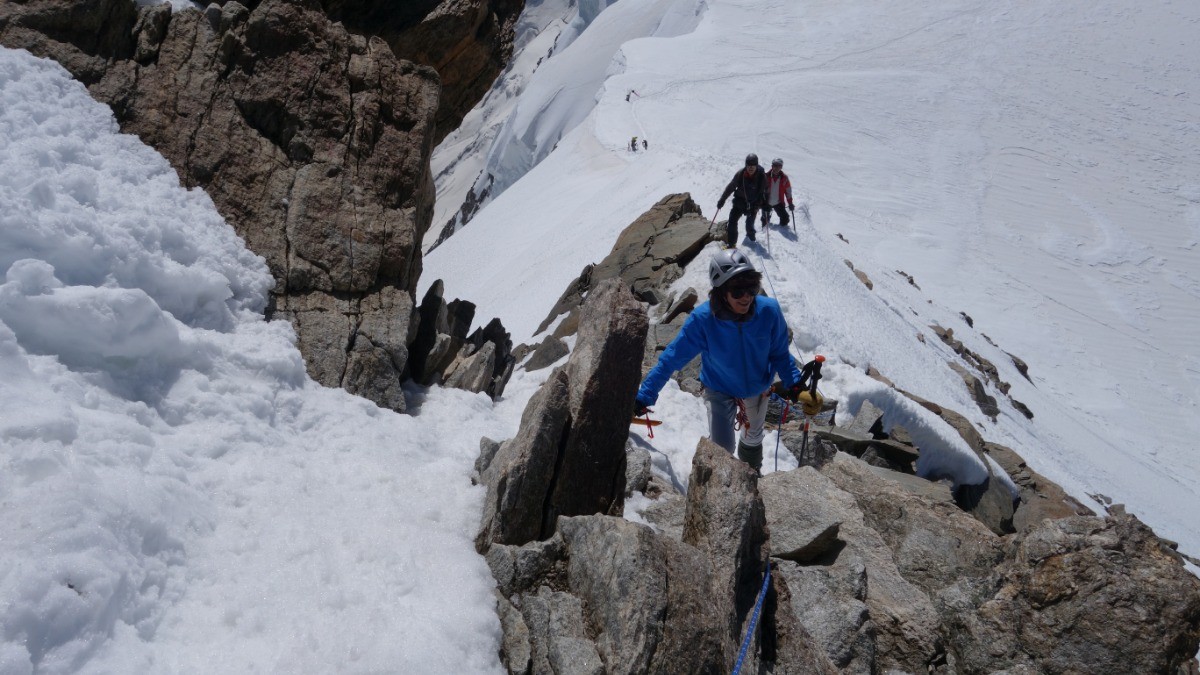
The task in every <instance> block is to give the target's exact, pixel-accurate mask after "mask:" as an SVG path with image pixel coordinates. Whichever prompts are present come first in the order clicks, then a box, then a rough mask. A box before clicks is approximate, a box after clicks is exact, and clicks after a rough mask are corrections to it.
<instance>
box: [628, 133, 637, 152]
mask: <svg viewBox="0 0 1200 675" xmlns="http://www.w3.org/2000/svg"><path fill="white" fill-rule="evenodd" d="M629 149H630V150H632V151H633V152H637V136H634V137H633V138H632V139H630V141H629Z"/></svg>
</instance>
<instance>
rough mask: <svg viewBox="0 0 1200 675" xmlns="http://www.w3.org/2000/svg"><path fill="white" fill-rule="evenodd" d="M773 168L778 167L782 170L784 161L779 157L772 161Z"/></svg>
mask: <svg viewBox="0 0 1200 675" xmlns="http://www.w3.org/2000/svg"><path fill="white" fill-rule="evenodd" d="M771 166H778V167H781V168H782V167H783V160H782V159H780V158H779V157H776V158H775V159H773V160H771Z"/></svg>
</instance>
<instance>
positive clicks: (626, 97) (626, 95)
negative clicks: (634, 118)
mask: <svg viewBox="0 0 1200 675" xmlns="http://www.w3.org/2000/svg"><path fill="white" fill-rule="evenodd" d="M632 95H633V92H629V93H628V94H625V102H626V103H629V97H630V96H632Z"/></svg>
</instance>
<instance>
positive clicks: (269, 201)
mask: <svg viewBox="0 0 1200 675" xmlns="http://www.w3.org/2000/svg"><path fill="white" fill-rule="evenodd" d="M425 4H429V3H425ZM443 4H444V5H445V6H444V7H442V6H438V7H434V6H433V5H430V6H429V7H425V5H424V4H422V5H421V7H417V6H415V5H414V6H408V5H406V6H404V7H400V8H392V9H391V11H392V12H393V13H394V16H393V19H392V20H390V21H383V22H382V25H383V26H386V27H387V28H389V29H392V30H394V31H400V29H401V27H403V26H409V27H410V28H411V29H412V30H416V31H417V33H406V34H408V35H410V38H408V40H409V42H408V43H409V44H411V45H414V49H415V45H419V44H421V40H419V39H417V38H416V37H412V36H414V35H419V34H420V26H422V25H426V24H428V23H429V22H431V21H433V23H435V24H436V25H437V26H439V28H438V29H437V30H436V31H434V32H436V33H437V34H438V36H439V37H438V39H439V40H441V41H442V42H443V43H444V42H445V41H448V40H450V41H453V40H457V42H455V44H456V45H457V46H456V52H455V53H456V54H458V55H460V56H463V57H464V58H466V57H465V56H464V55H466V54H467V53H468V52H471V51H472V50H471V49H470V48H469V45H470V44H471V40H472V38H471V37H470V35H474V34H475V32H478V31H480V30H483V32H484V33H487V35H488V36H490V37H488V38H487V40H485V42H488V43H489V44H491V45H492V46H490V47H486V48H484V47H480V49H481V50H482V51H484V52H488V53H492V52H495V53H496V54H500V55H502V54H503V48H502V46H503V45H502V43H503V42H504V40H505V38H503V33H504V30H505V28H504V27H505V26H506V25H508V23H507V19H506V20H499V19H498V17H500V16H501V15H503V16H508V13H512V12H519V6H520V3H519V2H512V1H509V2H497V3H492V4H494V5H496V7H492V6H491V5H486V4H484V3H483V2H474V3H472V2H453V3H452V2H449V1H448V2H446V3H443ZM327 5H328V7H323V6H322V5H321V4H320V3H318V2H317V1H316V0H301V1H298V2H289V1H285V0H263V1H261V2H247V3H245V4H241V3H238V2H236V1H232V0H231V1H230V2H226V3H224V4H216V3H214V4H210V5H208V6H207V8H206V9H204V11H203V12H200V11H192V10H184V11H173V10H172V8H171V5H169V4H157V5H147V6H139V5H138V4H136V3H134V2H133V1H132V0H95V1H92V0H87V1H85V0H27V1H25V2H7V3H4V4H3V5H0V44H4V45H6V46H9V47H14V48H24V49H28V50H29V51H31V52H33V53H34V54H36V55H39V56H45V57H49V58H52V59H54V60H56V61H58V62H59V63H61V64H62V65H63V66H64V67H65V68H66V69H67V70H68V71H70V72H71V74H72V75H74V76H75V77H76V78H77V79H79V80H80V81H82V82H83V83H84V84H86V85H87V86H88V89H89V91H90V92H91V94H92V96H93V97H95V98H97V99H98V100H100V101H102V102H104V103H107V104H108V105H109V106H110V107H111V108H112V110H113V113H114V115H115V116H116V118H117V121H118V122H119V123H120V125H121V128H122V130H123V131H126V132H128V133H133V134H136V135H138V136H139V137H140V138H141V139H142V140H143V141H144V142H146V143H147V144H148V145H151V146H152V147H154V148H155V149H157V150H158V151H159V152H160V153H162V154H163V156H164V157H166V158H167V160H168V161H169V162H170V163H171V164H172V166H174V167H175V169H176V171H177V172H178V173H179V175H180V179H181V181H182V182H183V184H184V185H186V186H188V187H200V188H203V189H204V190H205V191H206V192H207V193H208V194H209V196H210V197H212V199H213V202H214V203H215V205H216V207H217V209H218V211H219V212H220V213H221V214H222V216H224V217H225V218H226V220H227V221H228V222H229V223H230V224H231V225H232V226H233V227H234V229H235V230H236V231H237V232H238V234H239V235H241V236H242V237H243V238H244V239H245V241H246V243H247V246H248V247H249V248H250V249H251V250H253V251H254V252H256V253H258V254H259V255H262V256H263V257H264V258H265V259H266V261H267V264H268V266H269V268H270V269H271V272H272V275H273V276H274V278H275V280H276V287H275V289H274V291H273V293H272V297H271V304H270V306H269V309H268V316H278V317H281V318H286V319H288V320H289V321H290V322H291V323H292V325H293V326H294V327H295V330H296V335H297V339H298V346H299V348H300V351H301V353H302V354H303V355H304V357H305V362H306V363H307V365H308V370H309V373H310V375H312V377H313V379H315V380H316V381H318V382H320V383H321V384H324V385H327V386H340V387H343V388H345V389H347V390H348V391H350V392H352V393H356V394H359V395H362V396H365V397H366V398H369V399H371V400H373V401H375V402H376V403H378V404H380V405H382V406H385V407H389V408H392V409H394V410H398V411H403V410H404V409H405V400H404V395H403V391H402V389H401V381H402V379H403V378H405V377H407V376H409V375H410V374H411V368H410V365H409V360H410V354H409V350H410V349H411V347H412V345H413V342H414V340H415V339H416V336H417V333H418V324H419V314H418V312H417V311H416V302H415V298H414V293H415V290H416V286H417V282H418V278H419V276H420V273H421V254H420V248H419V246H420V241H421V239H422V237H423V236H424V234H425V231H426V230H427V229H428V227H429V224H430V220H431V218H432V213H433V200H434V190H433V182H432V178H431V176H430V169H429V156H430V154H431V152H432V148H433V143H434V141H435V138H436V136H437V131H436V126H437V117H438V115H439V112H438V111H439V109H440V108H439V101H440V100H441V98H442V97H441V87H440V85H439V78H438V75H437V73H435V72H434V71H433V70H432V69H431V68H428V67H425V66H419V65H416V64H414V63H412V62H409V61H406V60H402V59H400V58H397V57H396V55H395V54H394V53H393V49H392V47H390V46H389V44H388V43H387V42H386V41H385V40H383V39H382V38H380V37H368V36H367V35H366V34H362V33H356V32H352V31H351V30H349V29H348V28H347V25H358V26H360V27H361V28H365V27H366V26H367V25H368V24H369V23H370V22H371V21H375V20H378V19H379V18H380V12H385V13H386V12H387V11H388V10H385V9H383V8H374V7H367V6H366V5H364V4H361V3H353V2H335V1H334V0H330V2H328V3H327ZM451 5H453V6H452V7H451ZM422 8H423V9H422ZM326 11H331V12H335V13H337V14H338V15H339V16H342V17H344V18H345V20H346V22H347V23H341V22H334V21H333V20H331V19H330V17H329V16H328V15H327V14H326ZM434 17H440V19H439V20H438V21H434ZM453 17H468V18H463V20H461V21H458V20H457V19H453ZM496 21H499V23H496ZM356 22H357V23H356ZM447 22H448V23H447ZM488 22H491V23H488ZM485 24H486V25H489V26H491V28H488V29H486V30H484V28H483V26H484V25H485ZM455 30H461V31H466V33H461V34H458V35H457V37H454V34H455ZM489 31H490V32H489ZM397 34H398V33H397ZM397 39H399V38H397ZM492 43H495V44H492ZM431 48H432V47H431ZM497 49H498V50H499V51H496V50H497ZM478 60H479V59H478V58H469V59H468V61H470V62H471V63H473V64H475V65H471V66H468V67H467V69H468V70H471V71H472V72H474V71H475V70H476V69H477V68H476V67H477V66H478V64H477V63H476V62H477V61H478ZM484 70H486V69H484ZM482 72H483V71H481V72H479V73H477V74H478V75H479V76H480V77H482V76H483V74H482ZM468 89H470V88H469V87H468ZM453 95H454V96H455V97H459V98H461V97H463V96H467V94H464V93H463V92H462V91H459V90H455V93H454V94H453ZM468 98H469V96H468ZM482 335H483V336H484V337H482V338H481V339H480V340H476V341H473V342H472V348H471V349H469V350H468V352H467V353H463V354H459V353H458V352H456V353H455V354H454V355H453V356H454V357H458V356H462V357H463V359H467V358H470V357H473V356H475V355H476V354H477V353H479V352H481V351H487V350H489V349H490V351H491V356H490V357H487V356H481V357H478V358H476V361H487V359H488V358H491V359H493V363H492V367H491V370H492V373H491V374H490V375H489V377H487V378H483V377H481V376H471V377H468V376H467V375H462V376H461V377H457V378H456V377H454V376H453V375H454V374H453V373H450V372H447V373H441V374H439V375H437V376H435V377H434V378H433V379H437V380H439V381H442V382H445V383H447V384H450V385H452V386H464V387H466V388H472V387H476V386H482V387H484V388H487V389H488V390H490V391H492V392H498V391H500V390H502V388H503V386H502V383H501V382H500V380H502V379H503V372H504V371H505V370H506V369H507V367H508V362H507V361H506V358H507V354H508V347H507V346H506V343H507V339H508V337H507V334H506V333H504V331H503V328H502V327H500V326H499V325H498V324H495V325H490V326H489V327H488V328H484V329H482ZM476 342H478V344H475V343H476ZM485 343H486V344H488V345H491V347H489V348H485V346H484V344H485ZM419 356H420V358H421V359H424V356H425V355H424V354H420V355H419ZM453 363H454V360H453V359H452V360H451V364H448V366H449V365H453ZM497 363H498V364H499V365H496V364H497ZM476 365H478V364H476ZM422 366H423V367H424V364H422ZM474 370H480V368H475V369H474ZM462 372H466V371H462ZM485 380H486V382H485ZM477 390H482V389H477Z"/></svg>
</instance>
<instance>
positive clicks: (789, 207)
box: [788, 204, 796, 232]
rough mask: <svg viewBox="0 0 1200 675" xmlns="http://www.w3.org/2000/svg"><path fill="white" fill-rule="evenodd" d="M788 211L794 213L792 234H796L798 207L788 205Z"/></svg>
mask: <svg viewBox="0 0 1200 675" xmlns="http://www.w3.org/2000/svg"><path fill="white" fill-rule="evenodd" d="M788 209H790V210H791V212H792V232H795V231H796V206H795V205H794V204H788Z"/></svg>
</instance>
